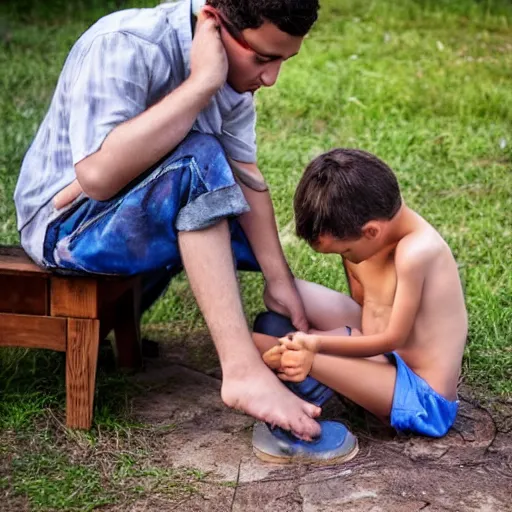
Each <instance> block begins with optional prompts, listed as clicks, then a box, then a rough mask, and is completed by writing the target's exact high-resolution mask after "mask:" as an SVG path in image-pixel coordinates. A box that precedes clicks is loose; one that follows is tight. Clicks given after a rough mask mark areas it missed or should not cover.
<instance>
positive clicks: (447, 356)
mask: <svg viewBox="0 0 512 512" xmlns="http://www.w3.org/2000/svg"><path fill="white" fill-rule="evenodd" d="M409 212H410V215H411V217H412V219H413V229H412V230H411V231H410V232H409V233H408V234H407V235H406V236H405V237H404V238H402V239H401V240H400V241H399V242H398V244H397V245H396V246H395V245H391V246H390V247H388V248H385V249H383V250H382V251H380V252H379V253H377V254H376V255H374V256H373V257H371V258H370V259H368V260H365V261H362V262H361V263H359V264H355V263H352V262H351V261H349V260H347V259H344V264H345V268H346V270H347V275H348V278H349V282H350V288H351V294H352V297H353V298H354V300H356V301H357V302H358V303H359V304H360V305H361V306H362V333H363V335H372V334H378V333H381V332H383V331H384V330H385V329H386V328H387V326H388V323H389V320H390V316H391V311H392V308H393V305H394V304H395V297H396V292H397V287H398V284H399V281H400V277H399V276H400V275H402V273H403V272H401V271H402V269H403V268H404V267H406V266H410V265H411V262H412V264H413V265H414V267H415V268H416V270H417V272H418V273H423V281H422V285H421V289H420V296H419V297H418V305H417V309H416V314H415V316H414V319H413V324H412V328H411V331H410V334H409V336H408V338H407V340H406V341H405V343H404V344H403V345H402V346H401V347H400V348H398V349H397V350H396V352H398V354H399V355H400V356H401V357H402V358H403V360H404V361H405V362H406V363H407V365H408V366H409V367H410V368H411V369H412V370H413V371H414V372H415V373H417V374H418V375H419V376H420V377H422V378H423V379H425V380H426V381H427V382H428V383H429V384H430V386H431V387H432V388H433V389H434V390H436V391H437V392H438V393H440V394H442V395H443V396H445V397H446V398H448V399H450V400H454V399H455V398H456V388H457V382H458V378H459V373H460V367H461V361H462V355H463V352H464V345H465V341H466V336H467V313H466V308H465V305H464V297H463V292H462V286H461V283H460V279H459V274H458V271H457V264H456V262H455V260H454V258H453V255H452V253H451V250H450V248H449V247H448V245H447V244H446V242H445V241H444V240H443V239H442V237H441V235H440V234H439V233H438V232H437V231H436V230H435V229H434V228H433V227H432V226H431V225H430V224H429V223H428V222H427V221H425V220H424V219H423V218H422V217H420V216H419V215H418V214H416V213H415V212H413V211H412V210H409ZM414 300H415V298H414V297H411V301H414Z"/></svg>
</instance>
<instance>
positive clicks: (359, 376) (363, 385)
mask: <svg viewBox="0 0 512 512" xmlns="http://www.w3.org/2000/svg"><path fill="white" fill-rule="evenodd" d="M310 375H311V376H312V377H314V378H315V379H317V380H319V381H320V382H322V383H323V384H325V385H326V386H329V387H330V388H332V389H334V390H335V391H337V392H338V393H340V394H341V395H343V396H345V397H347V398H348V399H349V400H352V401H353V402H355V403H356V404H359V405H360V406H361V407H364V408H365V409H366V410H368V411H370V412H371V413H373V414H375V415H376V416H378V417H380V418H389V416H390V414H391V408H392V405H393V395H394V391H395V381H396V367H395V366H394V365H393V364H391V363H389V362H388V363H382V362H380V361H372V360H369V359H364V358H354V357H337V356H329V355H325V354H316V355H315V358H314V361H313V366H312V368H311V373H310Z"/></svg>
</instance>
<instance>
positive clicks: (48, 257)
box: [43, 132, 259, 309]
mask: <svg viewBox="0 0 512 512" xmlns="http://www.w3.org/2000/svg"><path fill="white" fill-rule="evenodd" d="M248 210H249V206H248V204H247V202H246V200H245V197H244V195H243V192H242V190H241V188H240V187H239V185H238V184H237V183H236V181H235V179H234V177H233V173H232V171H231V167H230V165H229V163H228V161H227V158H226V156H225V154H224V151H223V149H222V146H221V144H220V143H219V141H218V140H217V139H216V138H215V137H213V136H211V135H204V134H200V133H197V132H191V133H190V134H189V135H188V136H187V137H186V138H185V139H184V140H183V142H182V143H181V144H180V145H179V146H178V147H177V148H176V149H175V150H174V151H173V152H172V153H170V154H169V155H168V156H167V157H165V158H164V159H163V160H162V161H161V162H159V163H158V164H157V165H155V166H154V167H153V168H151V169H149V170H148V171H147V172H146V173H144V174H142V175H141V176H140V177H139V178H138V179H137V180H136V181H135V182H133V183H131V184H130V185H129V186H128V187H126V189H125V190H123V191H121V192H120V193H119V194H118V195H116V196H115V197H113V198H112V199H109V200H107V201H95V200H93V199H89V198H87V197H82V198H81V199H79V200H78V201H77V202H76V204H74V205H73V206H72V207H71V208H68V209H66V210H65V211H64V212H63V214H62V215H60V216H58V217H57V218H56V219H55V220H54V221H52V222H51V223H50V224H49V226H48V229H47V231H46V236H45V240H44V254H43V259H44V264H45V265H46V266H47V267H48V268H51V269H53V270H55V271H57V272H59V271H60V272H63V273H95V274H121V275H133V274H143V300H142V302H143V309H145V308H146V307H147V306H149V305H150V303H151V302H153V300H154V299H156V298H157V296H158V295H159V294H160V293H161V292H162V291H163V290H164V289H165V287H166V284H167V283H168V282H169V280H170V279H171V277H173V276H174V275H176V274H177V273H179V272H180V271H181V270H182V268H183V265H182V261H181V256H180V251H179V247H178V232H179V231H195V230H201V229H205V228H207V227H208V226H211V225H213V224H215V223H217V222H219V221H220V220H221V219H228V220H229V226H230V231H231V246H232V254H233V259H234V263H235V266H236V267H237V268H238V269H240V270H259V265H258V262H257V261H256V258H255V257H254V254H253V252H252V249H251V246H250V244H249V242H248V240H247V238H246V236H245V233H244V232H243V230H242V228H241V227H240V224H239V223H238V221H237V220H236V217H237V216H238V215H240V214H242V213H244V212H247V211H248ZM204 257H205V258H208V255H207V254H205V255H204ZM212 271H215V270H214V269H212ZM145 295H146V296H147V297H151V298H150V299H149V300H148V299H146V300H145V298H144V296H145Z"/></svg>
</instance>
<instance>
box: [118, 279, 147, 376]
mask: <svg viewBox="0 0 512 512" xmlns="http://www.w3.org/2000/svg"><path fill="white" fill-rule="evenodd" d="M114 335H115V340H116V351H117V361H118V365H119V366H120V367H121V368H140V367H141V366H142V351H141V342H140V287H139V286H138V285H135V286H133V287H132V288H130V289H129V290H127V291H126V292H125V293H124V294H123V295H122V296H121V297H120V298H119V299H118V301H117V303H116V310H115V324H114Z"/></svg>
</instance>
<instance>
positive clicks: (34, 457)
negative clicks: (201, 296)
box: [0, 0, 512, 510]
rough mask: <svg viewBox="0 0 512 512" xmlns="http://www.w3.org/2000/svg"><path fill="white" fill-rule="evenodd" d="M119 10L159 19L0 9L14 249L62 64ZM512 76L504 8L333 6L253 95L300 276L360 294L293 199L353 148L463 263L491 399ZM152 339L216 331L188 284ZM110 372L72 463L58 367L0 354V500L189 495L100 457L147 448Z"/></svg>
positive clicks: (61, 3) (63, 2)
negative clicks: (337, 153)
mask: <svg viewBox="0 0 512 512" xmlns="http://www.w3.org/2000/svg"><path fill="white" fill-rule="evenodd" d="M116 5H119V6H128V5H151V2H142V1H139V2H137V1H136V0H132V1H131V2H123V1H118V2H101V1H99V0H91V1H88V2H85V1H77V2H73V3H71V2H69V1H67V0H54V1H53V2H34V1H31V0H23V1H18V2H10V3H9V4H8V5H5V4H2V5H1V6H0V69H1V70H2V71H1V73H0V119H1V121H2V128H1V132H0V243H16V242H17V240H18V238H17V233H16V228H15V212H14V206H13V203H12V200H11V197H12V193H13V190H14V186H15V183H16V179H17V174H18V170H19V166H20V162H21V159H22V157H23V154H24V152H25V151H26V149H27V147H28V145H29V143H30V141H31V139H32V137H33V135H34V133H35V130H36V129H37V126H38V124H39V122H40V121H41V119H42V117H43V115H44V112H45V110H46V108H47V105H48V103H49V101H50V98H51V94H52V91H53V88H54V86H55V83H56V80H57V77H58V73H59V70H60V68H61V66H62V64H63V62H64V59H65V57H66V54H67V52H68V50H69V48H70V47H71V45H72V44H73V42H74V41H75V39H76V38H77V36H78V35H79V34H80V33H81V32H82V31H83V30H84V29H85V28H87V26H89V25H90V24H91V23H92V22H93V21H94V20H95V19H96V18H97V17H98V16H100V15H102V14H104V13H106V12H109V11H111V10H113V9H115V8H116ZM511 69H512V6H511V5H510V2H508V1H507V0H487V1H485V0H482V1H477V0H437V1H434V0H432V1H428V0H423V1H421V0H416V1H415V0H381V1H375V0H358V1H355V0H347V1H343V2H341V1H339V0H324V1H323V2H322V9H321V19H320V21H319V23H318V24H317V26H316V27H315V28H314V30H313V31H312V33H311V35H310V37H308V38H307V39H306V41H305V43H304V46H303V50H302V51H301V53H300V55H299V56H298V57H296V58H295V59H292V60H291V61H290V62H288V63H286V64H285V65H284V68H283V73H282V75H281V77H280V80H279V82H278V84H277V85H276V86H275V87H274V88H272V89H269V90H265V91H260V92H259V93H258V96H257V104H258V116H259V122H258V142H259V162H260V166H261V168H262V169H263V171H264V172H265V175H266V177H267V179H268V181H269V183H270V185H271V187H272V194H273V198H274V202H275V208H276V212H277V217H278V221H279V225H280V234H281V238H282V241H283V245H284V247H285V251H286V254H287V257H288V259H289V262H290V265H291V267H292V269H293V270H294V272H295V273H296V274H297V275H298V276H299V277H302V278H305V279H309V280H312V281H317V282H321V283H323V284H325V285H327V286H331V287H334V288H337V289H340V290H346V286H345V283H344V277H343V273H342V272H341V271H340V267H339V261H338V260H337V259H336V258H333V257H325V256H320V255H316V254H314V253H313V252H312V251H311V250H310V249H309V248H308V247H307V246H305V245H304V244H303V243H300V242H299V241H297V239H296V238H295V237H294V234H293V216H292V203H291V198H292V196H293V192H294V189H295V186H296V184H297V182H298V180H299V177H300V175H301V173H302V170H303V168H304V166H305V165H306V164H307V162H308V161H309V160H310V159H311V158H312V157H313V156H315V155H317V154H318V153H320V152H321V151H324V150H327V149H329V148H331V147H333V146H349V147H358V148H362V149H366V150H368V151H371V152H373V153H375V154H377V155H378V156H379V157H381V158H382V159H383V160H385V161H386V162H387V163H388V164H389V165H391V166H392V167H393V168H394V170H395V171H396V173H397V175H398V178H399V181H400V184H401V187H402V192H403V195H404V197H405V199H406V201H407V202H408V204H409V205H410V206H411V207H413V208H414V209H416V210H418V211H419V212H420V213H421V214H422V215H423V216H424V217H425V218H426V219H427V220H429V221H430V222H431V223H432V224H433V225H434V226H436V227H437V229H438V230H439V231H440V232H441V233H442V234H443V236H444V237H445V238H446V240H447V241H448V243H449V244H450V246H451V247H452V249H453V252H454V254H455V256H456V258H457V261H458V262H459V264H460V269H461V274H462V278H463V281H464V286H465V294H466V300H467V305H468V309H469V318H470V334H469V343H468V347H467V350H466V354H465V360H464V376H465V379H466V381H467V382H469V383H470V384H472V385H473V386H475V387H478V388H479V389H481V390H483V391H484V392H486V393H488V394H493V395H510V393H511V392H512V348H511V344H510V340H512V327H511V326H512V272H511V270H512V264H511V259H510V254H512V242H511V240H512V222H511V216H510V212H511V211H512V195H511V193H510V190H511V189H512V177H511V169H512V75H511V73H510V70H511ZM241 280H242V288H243V299H244V303H245V306H246V311H247V315H248V318H249V319H251V318H252V317H253V316H254V314H255V313H256V312H257V311H258V310H259V309H261V308H262V300H261V292H262V283H261V278H260V277H259V276H257V275H244V276H241ZM145 323H146V329H147V330H148V331H149V332H152V330H158V329H159V328H161V327H162V326H164V325H166V326H168V327H167V328H166V331H165V332H166V335H165V336H167V337H169V336H170V337H173V336H176V337H179V336H183V335H184V334H186V333H191V332H195V331H200V330H203V329H204V324H203V321H202V319H201V316H200V314H199V312H198V310H197V308H196V307H195V306H194V301H193V298H192V296H191V293H190V290H189V289H188V285H187V282H186V280H185V279H184V278H183V277H181V278H178V279H177V280H176V281H175V282H174V284H173V285H172V287H171V290H170V292H169V293H168V294H167V295H166V297H165V298H164V299H163V300H162V301H160V302H159V303H158V304H157V305H156V306H155V307H154V308H153V309H152V310H151V311H150V312H149V313H148V314H147V315H146V317H145ZM203 356H204V354H197V358H198V359H200V358H201V357H203ZM101 361H102V362H101V365H100V370H99V375H98V394H97V400H96V411H95V427H94V429H93V431H92V432H91V434H89V436H90V437H89V438H88V439H89V441H87V442H88V443H89V444H90V446H89V447H88V448H87V449H82V450H81V451H80V453H81V455H80V456H78V457H75V456H74V455H73V453H74V448H73V446H75V444H74V443H75V438H74V437H73V436H74V434H71V433H69V432H67V431H65V430H64V429H58V428H55V426H54V423H55V422H54V421H53V420H51V419H52V418H57V420H59V421H60V420H61V418H62V413H63V408H64V401H65V399H64V386H63V382H64V366H63V359H62V356H61V355H60V354H52V353H48V352H45V351H39V352H33V351H23V350H7V349H4V350H2V351H1V352H0V390H2V391H1V393H2V395H1V397H0V493H2V492H4V491H5V492H6V495H9V496H11V497H16V499H22V500H26V501H27V502H28V503H29V504H30V506H31V507H32V508H33V509H34V510H75V509H76V510H89V509H91V508H93V507H94V506H99V505H100V504H101V503H116V502H120V501H121V502H122V501H123V500H128V501H129V500H130V499H133V496H134V495H136V494H137V493H138V492H148V491H147V489H149V488H152V487H151V486H153V488H158V489H163V490H162V492H165V489H169V488H172V489H179V488H181V489H182V491H183V492H189V491H190V489H189V486H190V485H191V484H190V481H189V480H187V478H186V476H187V475H176V474H173V475H171V474H164V475H163V474H162V473H161V471H164V470H162V469H158V468H157V469H155V468H151V467H149V468H147V467H144V461H145V460H147V459H148V458H149V459H151V453H153V452H152V450H153V448H152V447H151V446H149V447H148V446H146V447H145V448H144V450H141V451H139V452H137V456H136V457H135V459H134V460H133V464H131V465H130V464H129V463H128V462H127V460H126V459H123V461H122V462H119V461H117V459H115V457H113V456H110V455H109V456H107V457H106V458H105V456H100V455H97V454H98V453H99V452H98V450H101V448H100V446H101V445H102V443H103V442H105V439H107V440H108V442H113V441H112V440H113V439H117V438H118V437H119V436H121V437H123V436H124V435H125V433H126V432H131V433H133V435H135V434H136V436H138V437H139V438H140V439H141V440H145V439H147V438H148V436H149V437H150V435H149V434H148V433H147V431H146V430H144V429H141V426H140V425H134V424H133V423H132V422H131V420H130V412H129V410H130V409H129V403H130V397H131V396H133V395H134V394H137V393H140V389H137V388H135V387H134V385H133V384H132V383H131V382H130V380H129V379H126V378H125V377H124V376H123V375H120V374H118V373H116V372H115V371H114V370H113V369H112V367H111V365H109V364H108V361H109V359H108V354H106V353H105V354H104V357H102V358H101ZM48 425H50V426H48ZM52 425H53V426H52ZM100 433H101V435H100ZM128 437H130V436H128ZM13 439H14V440H13ZM84 442H85V441H84V440H83V439H82V441H81V443H82V444H83V443H84ZM86 444H87V443H86ZM130 450H131V448H130ZM107 451H108V450H107ZM93 454H96V458H97V461H96V462H94V461H93V460H92V459H94V457H93V456H92V455H93ZM2 461H4V462H2ZM5 461H7V462H5ZM127 468H128V469H127ZM127 471H128V472H129V471H148V472H149V473H151V472H153V473H152V474H153V476H147V475H146V476H145V477H144V478H149V479H150V480H151V479H152V480H151V482H150V483H148V487H145V488H144V489H146V490H144V489H142V490H140V488H139V487H138V486H139V484H138V483H136V482H135V480H136V479H131V480H130V479H129V478H128V477H127V476H126V474H127V473H126V472H127ZM164 472H165V471H164ZM122 475H124V476H122ZM155 475H156V476H155ZM132 476H134V475H132ZM139 476H140V475H139ZM122 478H125V484H126V485H125V488H123V489H122V488H121V487H120V486H119V485H118V482H119V481H120V479H121V480H122ZM144 478H143V479H142V480H144ZM192 480H194V478H192ZM79 481H86V482H87V485H86V486H78V485H77V482H79ZM56 482H57V483H56ZM162 482H163V483H162ZM169 482H174V483H173V484H171V483H169ZM154 486H156V487H154ZM159 486H160V487H159ZM173 486H174V487H173ZM180 486H181V487H180ZM187 489H188V490H187ZM13 499H14V498H13ZM13 503H14V502H13ZM13 506H14V505H13Z"/></svg>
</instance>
